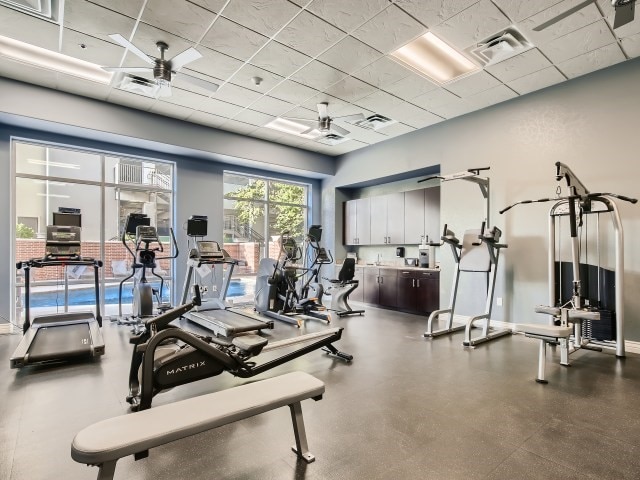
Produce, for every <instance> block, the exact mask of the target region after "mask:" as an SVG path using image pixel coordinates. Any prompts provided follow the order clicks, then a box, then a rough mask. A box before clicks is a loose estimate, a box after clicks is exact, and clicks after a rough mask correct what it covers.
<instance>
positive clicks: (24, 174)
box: [13, 141, 174, 318]
mask: <svg viewBox="0 0 640 480" xmlns="http://www.w3.org/2000/svg"><path fill="white" fill-rule="evenodd" d="M13 158H14V162H15V172H16V178H15V190H14V198H15V216H16V229H15V233H16V240H15V242H16V243H15V250H14V252H15V260H16V261H21V260H28V259H31V258H37V257H42V256H43V255H44V253H45V238H46V231H47V225H51V223H52V217H53V213H54V212H57V211H58V209H59V208H60V207H71V208H79V209H80V210H81V212H82V234H81V235H82V237H81V238H82V246H81V254H82V255H83V256H86V257H92V258H98V259H101V260H103V262H104V267H103V268H102V269H101V283H102V288H101V296H102V298H101V304H102V306H103V314H105V315H112V314H116V313H117V311H118V284H119V282H120V280H121V279H123V278H125V277H126V276H128V275H129V273H130V266H131V264H132V262H133V258H132V257H131V255H130V254H129V252H128V251H127V250H126V248H125V246H124V245H123V244H122V241H121V234H122V228H123V226H124V220H125V218H126V216H127V214H129V213H146V214H147V215H148V216H149V217H150V218H151V224H152V225H154V226H156V227H157V229H158V233H159V235H160V236H161V239H162V240H163V243H164V244H165V245H168V244H169V242H170V240H169V227H171V226H172V225H173V217H172V215H173V206H172V205H173V171H174V166H173V164H172V163H163V162H158V161H155V160H147V159H136V158H126V157H120V156H115V155H109V154H102V153H96V152H88V151H80V150H72V149H68V148H61V147H53V146H49V145H40V144H34V143H27V142H22V141H14V142H13ZM156 273H159V274H160V275H162V276H163V277H164V278H165V284H168V285H169V288H166V289H165V290H164V291H163V294H164V295H163V296H164V299H165V300H169V298H170V297H169V292H170V285H171V277H172V265H171V262H170V261H168V260H163V261H160V262H159V267H158V268H157V269H156ZM131 287H132V283H131V282H129V283H127V284H126V285H125V288H123V312H125V313H128V312H130V311H131V300H132V292H131ZM31 291H32V297H31V306H32V315H34V314H38V313H52V312H58V311H63V310H64V309H65V308H68V309H69V310H78V309H87V308H93V307H94V305H95V296H94V290H93V272H92V271H91V268H80V269H77V268H76V269H71V268H68V269H67V268H63V267H48V268H41V269H39V268H34V269H33V270H32V275H31ZM15 298H16V318H20V317H21V316H22V311H23V308H24V278H23V272H22V271H21V270H18V271H17V276H16V295H15ZM65 305H66V306H65Z"/></svg>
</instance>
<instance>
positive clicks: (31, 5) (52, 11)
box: [0, 0, 58, 22]
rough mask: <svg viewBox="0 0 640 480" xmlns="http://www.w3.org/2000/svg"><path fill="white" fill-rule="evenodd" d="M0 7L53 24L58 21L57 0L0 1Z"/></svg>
mask: <svg viewBox="0 0 640 480" xmlns="http://www.w3.org/2000/svg"><path fill="white" fill-rule="evenodd" d="M0 5H4V6H5V7H8V8H13V9H14V10H19V11H21V12H23V13H28V14H29V15H34V16H36V17H40V18H44V19H47V20H52V21H54V22H56V21H57V20H58V0H0Z"/></svg>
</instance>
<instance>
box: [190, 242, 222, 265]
mask: <svg viewBox="0 0 640 480" xmlns="http://www.w3.org/2000/svg"><path fill="white" fill-rule="evenodd" d="M196 243H197V245H198V252H199V253H200V258H201V259H203V260H222V259H223V258H224V254H223V253H222V250H221V249H220V245H219V244H218V242H214V241H209V240H199V241H198V242H196Z"/></svg>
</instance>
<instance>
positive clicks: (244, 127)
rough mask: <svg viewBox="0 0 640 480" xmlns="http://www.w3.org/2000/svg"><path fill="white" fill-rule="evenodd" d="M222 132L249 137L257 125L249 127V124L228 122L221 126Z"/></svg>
mask: <svg viewBox="0 0 640 480" xmlns="http://www.w3.org/2000/svg"><path fill="white" fill-rule="evenodd" d="M220 128H221V129H222V130H226V131H227V132H233V133H239V134H240V135H248V134H250V133H251V132H253V131H254V130H255V129H256V126H255V125H249V124H248V123H243V122H238V121H236V120H227V121H226V122H224V123H223V124H222V125H220Z"/></svg>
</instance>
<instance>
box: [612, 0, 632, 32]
mask: <svg viewBox="0 0 640 480" xmlns="http://www.w3.org/2000/svg"><path fill="white" fill-rule="evenodd" d="M635 11H636V2H635V1H632V2H629V3H627V4H626V5H622V6H621V7H616V16H615V18H614V20H613V29H614V30H615V29H616V28H618V27H622V26H623V25H626V24H627V23H630V22H633V18H634V17H635Z"/></svg>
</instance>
